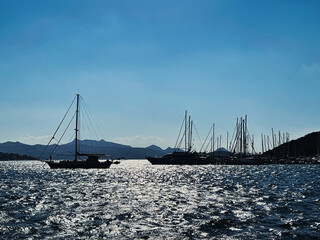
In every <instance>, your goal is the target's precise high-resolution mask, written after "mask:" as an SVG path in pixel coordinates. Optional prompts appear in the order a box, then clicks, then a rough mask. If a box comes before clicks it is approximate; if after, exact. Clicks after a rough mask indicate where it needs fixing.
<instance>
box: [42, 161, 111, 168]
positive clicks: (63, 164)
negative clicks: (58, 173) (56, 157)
mask: <svg viewBox="0 0 320 240" xmlns="http://www.w3.org/2000/svg"><path fill="white" fill-rule="evenodd" d="M46 163H47V164H48V165H49V167H50V168H51V169H56V168H68V169H74V168H82V169H90V168H109V167H110V166H111V164H112V162H111V161H105V162H87V161H60V162H54V161H46Z"/></svg>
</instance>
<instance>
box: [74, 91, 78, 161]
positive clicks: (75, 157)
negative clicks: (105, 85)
mask: <svg viewBox="0 0 320 240" xmlns="http://www.w3.org/2000/svg"><path fill="white" fill-rule="evenodd" d="M78 118H79V94H77V110H76V129H75V131H76V139H75V154H74V160H75V161H76V160H77V159H78V131H79V129H78Z"/></svg>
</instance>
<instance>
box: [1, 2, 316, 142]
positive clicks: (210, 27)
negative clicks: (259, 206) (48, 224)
mask: <svg viewBox="0 0 320 240" xmlns="http://www.w3.org/2000/svg"><path fill="white" fill-rule="evenodd" d="M0 11H1V14H0V36H1V37H0V53H1V54H0V81H1V88H0V109H1V117H0V142H5V141H21V142H24V143H29V144H35V143H46V142H47V140H48V136H49V135H51V134H52V133H53V132H54V130H55V128H56V126H57V125H58V123H59V121H60V119H61V118H62V116H63V114H64V112H65V111H66V109H67V107H68V104H69V103H70V102H71V101H72V99H73V97H74V95H75V93H77V92H79V93H80V94H81V95H82V96H83V98H84V99H85V102H86V104H87V106H88V107H89V109H90V112H91V113H92V115H93V116H94V117H95V119H96V120H97V122H98V123H99V125H100V126H101V128H102V129H103V131H104V132H105V136H103V138H105V140H107V141H116V142H119V143H124V144H130V145H132V146H148V145H150V144H156V145H159V146H161V147H163V148H165V147H168V146H173V145H174V144H175V141H176V137H177V135H178V132H179V128H180V124H181V121H182V119H183V115H184V111H185V110H188V112H189V113H190V114H191V116H192V118H193V120H194V122H195V125H196V127H197V130H198V132H199V134H200V137H201V138H202V139H204V138H205V136H206V134H207V132H208V131H209V129H210V126H211V124H212V123H213V122H214V123H215V124H216V132H217V133H216V134H217V135H219V134H221V135H222V136H223V139H224V138H225V135H226V132H227V131H229V132H232V131H233V129H234V125H235V121H236V118H237V117H240V116H244V115H245V114H247V115H248V125H249V130H250V133H251V134H255V135H256V136H257V138H258V136H260V134H261V133H264V134H269V135H270V133H271V128H274V129H275V130H276V131H279V130H280V131H281V132H289V133H290V134H291V138H297V137H300V136H303V135H305V134H307V133H308V132H310V131H318V130H320V129H319V126H320V108H319V89H320V44H319V43H320V31H319V29H320V14H319V12H320V2H319V1H295V0H288V1H272V0H270V1H262V0H252V1H251V0H244V1H240V0H237V1H233V0H211V1H204V0H201V1H81V0H76V1H62V0H61V1H34V0H30V1H5V0H1V1H0ZM257 141H258V140H257ZM258 147H259V146H258Z"/></svg>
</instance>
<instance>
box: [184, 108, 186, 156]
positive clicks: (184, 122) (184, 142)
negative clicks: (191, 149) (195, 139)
mask: <svg viewBox="0 0 320 240" xmlns="http://www.w3.org/2000/svg"><path fill="white" fill-rule="evenodd" d="M184 151H185V152H186V151H187V111H186V113H185V116H184Z"/></svg>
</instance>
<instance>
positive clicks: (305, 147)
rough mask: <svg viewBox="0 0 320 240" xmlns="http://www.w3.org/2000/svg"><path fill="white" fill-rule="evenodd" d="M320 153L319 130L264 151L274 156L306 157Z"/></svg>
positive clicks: (267, 154)
mask: <svg viewBox="0 0 320 240" xmlns="http://www.w3.org/2000/svg"><path fill="white" fill-rule="evenodd" d="M319 154H320V132H313V133H309V134H307V135H305V136H304V137H301V138H298V139H296V140H292V141H290V142H287V143H284V144H282V145H280V146H278V147H276V148H274V149H273V150H270V151H267V152H265V153H264V155H266V156H276V157H286V156H287V157H299V156H301V157H308V156H315V155H319Z"/></svg>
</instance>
